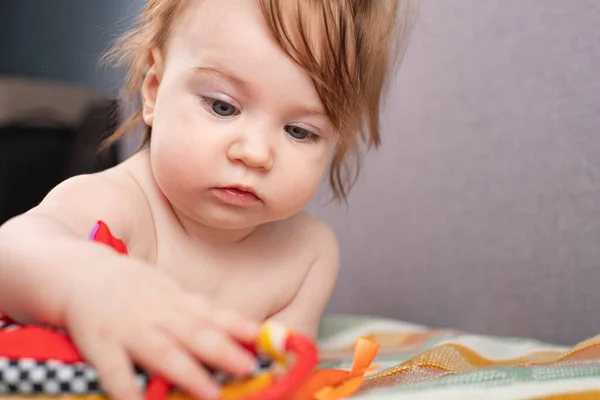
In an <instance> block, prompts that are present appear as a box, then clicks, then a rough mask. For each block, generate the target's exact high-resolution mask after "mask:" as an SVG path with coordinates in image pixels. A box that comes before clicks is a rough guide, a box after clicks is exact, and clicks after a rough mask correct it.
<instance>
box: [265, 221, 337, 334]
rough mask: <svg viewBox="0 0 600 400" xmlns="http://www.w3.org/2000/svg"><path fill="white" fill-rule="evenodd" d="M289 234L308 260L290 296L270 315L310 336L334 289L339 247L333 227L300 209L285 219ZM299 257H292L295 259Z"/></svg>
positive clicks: (315, 329)
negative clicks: (300, 278) (295, 290)
mask: <svg viewBox="0 0 600 400" xmlns="http://www.w3.org/2000/svg"><path fill="white" fill-rule="evenodd" d="M285 223H286V224H288V229H289V230H290V232H291V233H292V235H291V236H293V237H295V238H296V240H298V239H299V241H298V243H299V244H300V247H301V248H302V252H304V255H306V256H308V258H307V260H308V261H309V262H308V263H307V264H306V265H305V266H304V267H305V270H304V271H303V277H304V278H303V279H302V281H301V282H300V284H299V287H298V290H297V292H296V293H295V294H294V296H293V298H292V299H291V301H290V302H289V304H287V306H286V307H284V308H283V309H282V310H281V311H280V312H278V313H277V314H276V315H274V316H273V318H274V319H276V320H278V321H281V323H283V324H284V325H286V326H288V327H290V328H291V329H294V330H296V331H298V332H302V333H304V334H306V335H309V336H311V337H314V336H316V333H317V327H318V325H319V320H320V318H321V316H322V314H323V312H324V310H325V308H326V306H327V303H328V302H329V299H330V297H331V295H332V293H333V290H334V287H335V284H336V281H337V277H338V272H339V247H338V241H337V238H336V236H335V233H334V232H333V229H331V227H330V226H329V225H328V224H326V223H325V222H324V221H322V220H320V219H319V218H317V217H315V216H313V215H311V214H309V213H306V212H303V213H301V214H298V215H296V216H294V217H292V218H290V219H289V220H288V221H286V222H285ZM298 259H302V257H294V260H298Z"/></svg>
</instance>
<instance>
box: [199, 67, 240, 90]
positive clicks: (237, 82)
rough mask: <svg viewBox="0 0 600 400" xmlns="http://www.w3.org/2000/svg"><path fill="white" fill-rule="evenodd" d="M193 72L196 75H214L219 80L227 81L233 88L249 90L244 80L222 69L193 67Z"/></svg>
mask: <svg viewBox="0 0 600 400" xmlns="http://www.w3.org/2000/svg"><path fill="white" fill-rule="evenodd" d="M194 70H195V71H196V72H198V73H205V74H210V75H216V76H218V77H220V78H223V79H225V80H227V81H229V82H230V83H232V84H234V85H235V86H238V87H241V88H243V89H249V84H248V82H246V81H245V80H243V79H242V78H239V77H237V76H235V75H234V74H232V73H231V72H228V71H226V70H224V69H222V68H216V67H195V68H194Z"/></svg>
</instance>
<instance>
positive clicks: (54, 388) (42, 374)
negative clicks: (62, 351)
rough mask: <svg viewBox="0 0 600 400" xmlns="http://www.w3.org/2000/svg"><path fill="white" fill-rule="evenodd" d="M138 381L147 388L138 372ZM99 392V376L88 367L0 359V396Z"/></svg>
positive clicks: (82, 364)
mask: <svg viewBox="0 0 600 400" xmlns="http://www.w3.org/2000/svg"><path fill="white" fill-rule="evenodd" d="M137 381H138V384H139V385H140V387H142V388H143V387H146V385H147V382H148V377H147V375H145V374H144V373H142V372H141V371H137ZM98 393H102V391H101V388H100V384H99V381H98V375H97V374H96V371H95V370H94V368H92V367H90V366H89V365H87V364H84V363H77V364H64V363H61V362H58V361H53V360H50V361H44V362H39V361H36V360H32V359H26V358H23V359H19V360H8V359H6V358H0V395H6V394H25V395H27V394H45V395H65V394H70V395H81V394H98Z"/></svg>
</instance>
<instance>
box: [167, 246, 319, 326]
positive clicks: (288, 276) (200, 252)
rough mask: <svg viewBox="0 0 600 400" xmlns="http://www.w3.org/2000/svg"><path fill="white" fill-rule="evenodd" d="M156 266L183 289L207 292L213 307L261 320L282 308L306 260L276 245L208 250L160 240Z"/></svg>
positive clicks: (305, 267)
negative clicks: (234, 311) (161, 245)
mask: <svg viewBox="0 0 600 400" xmlns="http://www.w3.org/2000/svg"><path fill="white" fill-rule="evenodd" d="M163 246H164V247H163V248H160V252H159V253H158V254H159V256H158V258H157V262H156V264H157V266H158V268H160V269H162V270H164V271H165V272H166V273H168V274H169V275H170V276H172V277H173V278H174V279H175V280H177V281H178V282H179V283H180V284H181V285H182V286H183V287H184V288H185V289H186V290H189V291H191V292H194V293H200V294H202V295H204V296H206V297H207V298H208V299H209V300H211V301H212V302H213V304H215V306H216V307H224V308H230V309H233V310H236V311H238V312H240V313H242V314H243V315H246V316H248V317H252V318H255V319H257V320H264V319H266V318H268V317H270V316H272V315H273V314H276V313H277V312H278V311H280V310H281V309H283V308H285V306H286V305H287V304H289V302H290V301H291V300H292V298H293V297H294V295H295V294H296V293H297V291H298V290H299V288H300V286H301V284H302V282H303V279H304V277H305V275H306V272H307V270H308V268H309V262H308V261H307V260H305V259H303V257H289V256H286V255H285V254H284V253H283V252H279V251H277V249H274V248H262V247H261V246H258V247H255V248H254V249H253V250H251V251H249V250H247V249H244V248H241V249H231V248H230V249H216V250H215V249H207V248H205V247H202V246H193V245H189V244H188V245H182V244H175V243H168V244H167V243H164V244H163Z"/></svg>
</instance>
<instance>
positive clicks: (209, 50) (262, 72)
mask: <svg viewBox="0 0 600 400" xmlns="http://www.w3.org/2000/svg"><path fill="white" fill-rule="evenodd" d="M194 3H195V4H194V5H190V6H189V7H188V8H187V9H186V10H185V12H183V13H182V15H181V18H180V20H179V21H178V22H177V24H176V25H175V27H174V29H173V31H172V33H171V38H170V40H169V44H168V51H167V54H168V56H167V57H168V58H167V63H169V62H172V63H176V64H178V65H180V66H181V67H182V69H187V70H191V69H198V68H200V69H206V68H213V69H216V70H221V71H225V72H227V73H230V74H231V75H233V77H234V78H239V80H242V81H245V82H248V83H249V86H254V87H255V88H256V87H260V88H261V89H265V88H266V89H270V90H268V91H267V93H265V95H269V94H270V95H277V96H280V95H282V94H283V93H284V92H285V93H290V92H291V93H295V94H296V96H298V97H301V98H304V99H306V100H308V101H310V102H312V103H313V104H311V105H312V106H313V107H311V108H315V107H314V105H315V104H314V103H319V105H320V102H321V101H320V98H319V95H318V93H317V91H316V89H315V88H314V82H313V80H312V78H311V76H310V74H309V73H307V71H306V70H305V69H304V68H302V67H301V66H300V65H299V64H298V63H297V62H295V61H294V60H293V59H292V58H291V57H290V56H289V54H287V53H286V52H285V51H284V50H283V49H282V48H281V46H280V44H279V43H278V42H277V41H276V40H275V38H274V36H273V33H272V32H271V30H270V29H269V26H268V25H267V24H266V22H265V18H264V15H263V13H262V10H261V8H260V3H259V2H258V1H255V0H227V1H202V2H194ZM263 91H264V90H263Z"/></svg>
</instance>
